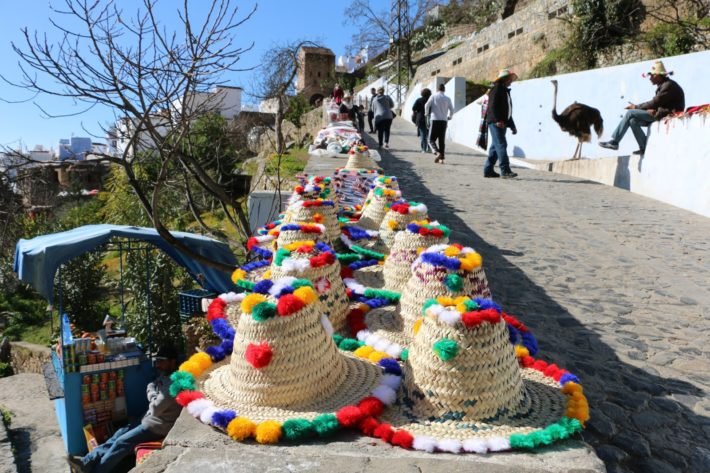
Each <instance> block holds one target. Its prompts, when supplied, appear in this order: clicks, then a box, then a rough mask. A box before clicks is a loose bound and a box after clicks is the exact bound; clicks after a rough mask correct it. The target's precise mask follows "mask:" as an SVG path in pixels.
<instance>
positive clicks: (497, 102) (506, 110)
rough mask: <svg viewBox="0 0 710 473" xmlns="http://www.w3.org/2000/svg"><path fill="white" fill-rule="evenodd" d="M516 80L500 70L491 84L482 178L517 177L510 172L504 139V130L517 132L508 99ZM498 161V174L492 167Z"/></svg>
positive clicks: (511, 106) (513, 75)
mask: <svg viewBox="0 0 710 473" xmlns="http://www.w3.org/2000/svg"><path fill="white" fill-rule="evenodd" d="M517 78H518V76H517V75H516V74H515V73H514V72H511V71H509V70H508V69H502V70H501V71H500V72H499V73H498V78H497V79H496V80H495V82H494V83H493V89H491V91H490V92H489V93H488V96H489V100H488V110H487V111H486V123H488V134H489V135H490V137H491V146H490V148H489V149H488V160H487V161H486V164H485V166H484V167H483V177H501V176H502V177H505V178H511V177H516V176H517V174H516V173H514V172H513V171H511V170H510V161H509V160H508V141H507V140H506V139H505V132H506V129H508V128H510V129H511V131H512V132H513V134H514V135H515V134H516V133H517V132H518V129H517V128H516V127H515V122H514V121H513V101H512V100H511V98H510V84H512V83H513V81H514V80H515V79H517ZM499 159H500V164H499V167H500V174H498V173H497V172H495V171H494V170H493V166H495V164H496V161H498V160H499Z"/></svg>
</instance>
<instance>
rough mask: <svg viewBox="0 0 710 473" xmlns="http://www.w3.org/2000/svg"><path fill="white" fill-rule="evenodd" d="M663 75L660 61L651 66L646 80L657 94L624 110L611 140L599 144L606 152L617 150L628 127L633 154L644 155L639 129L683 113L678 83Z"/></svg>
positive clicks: (644, 138)
mask: <svg viewBox="0 0 710 473" xmlns="http://www.w3.org/2000/svg"><path fill="white" fill-rule="evenodd" d="M671 74H673V73H672V72H670V73H669V72H666V67H665V66H664V65H663V62H662V61H656V62H655V63H654V64H653V67H651V72H649V73H648V77H649V79H650V80H651V84H653V85H655V86H656V95H655V96H654V97H653V98H652V99H651V100H649V101H648V102H644V103H642V104H638V105H636V104H633V103H629V105H628V106H626V107H625V109H626V110H628V112H626V115H624V118H622V119H621V122H619V125H618V126H617V127H616V130H614V133H612V134H611V140H609V141H601V142H599V146H601V147H602V148H607V149H614V150H616V149H619V143H620V142H621V139H622V138H623V137H624V135H625V134H626V132H627V131H628V129H629V127H630V128H631V131H632V132H633V134H634V137H635V138H636V142H637V143H638V145H639V149H638V150H637V151H634V154H644V153H645V152H646V143H647V141H648V137H647V136H646V133H644V132H643V130H642V127H644V126H648V125H650V124H651V123H653V122H655V121H657V120H660V119H661V118H663V117H665V116H666V115H669V114H671V113H674V112H682V111H683V110H684V109H685V93H684V92H683V89H682V88H681V87H680V86H679V85H678V83H677V82H676V81H674V80H672V79H671V78H670V77H668V76H669V75H671Z"/></svg>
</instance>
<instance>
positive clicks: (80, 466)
mask: <svg viewBox="0 0 710 473" xmlns="http://www.w3.org/2000/svg"><path fill="white" fill-rule="evenodd" d="M67 463H69V468H70V469H71V471H72V473H85V472H87V471H89V469H88V468H87V466H86V465H84V462H83V461H82V459H81V457H75V456H73V455H67Z"/></svg>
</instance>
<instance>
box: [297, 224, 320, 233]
mask: <svg viewBox="0 0 710 473" xmlns="http://www.w3.org/2000/svg"><path fill="white" fill-rule="evenodd" d="M301 231H302V232H303V233H320V228H319V227H316V226H315V225H303V226H301Z"/></svg>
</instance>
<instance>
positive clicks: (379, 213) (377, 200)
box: [357, 187, 402, 230]
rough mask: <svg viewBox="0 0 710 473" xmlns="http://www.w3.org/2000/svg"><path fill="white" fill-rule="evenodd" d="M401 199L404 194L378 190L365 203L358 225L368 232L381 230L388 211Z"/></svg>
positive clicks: (382, 189) (383, 189)
mask: <svg viewBox="0 0 710 473" xmlns="http://www.w3.org/2000/svg"><path fill="white" fill-rule="evenodd" d="M401 198H402V194H401V193H400V192H399V191H397V190H394V189H385V188H382V187H378V188H376V189H375V190H374V191H373V195H372V197H371V198H370V199H369V200H367V201H365V204H364V205H363V208H362V214H361V215H360V219H359V220H358V221H357V225H358V226H359V227H362V228H364V229H367V230H377V229H379V228H380V224H382V220H383V219H384V218H385V214H387V211H388V210H389V209H390V207H392V204H394V203H395V202H397V201H398V200H399V199H401Z"/></svg>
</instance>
